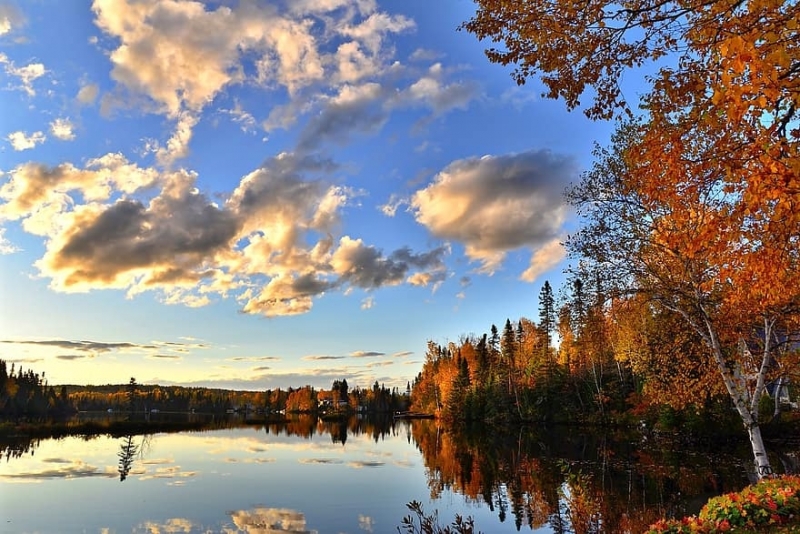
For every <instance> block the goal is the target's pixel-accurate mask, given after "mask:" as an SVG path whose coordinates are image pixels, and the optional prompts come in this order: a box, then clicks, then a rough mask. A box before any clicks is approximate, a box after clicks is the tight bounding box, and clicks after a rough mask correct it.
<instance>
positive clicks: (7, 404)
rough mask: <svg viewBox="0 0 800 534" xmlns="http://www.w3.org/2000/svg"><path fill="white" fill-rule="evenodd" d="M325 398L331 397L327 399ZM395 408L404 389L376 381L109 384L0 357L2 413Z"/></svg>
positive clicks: (402, 403)
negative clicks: (58, 379) (61, 379)
mask: <svg viewBox="0 0 800 534" xmlns="http://www.w3.org/2000/svg"><path fill="white" fill-rule="evenodd" d="M326 399H328V400H330V402H325V400H326ZM334 407H335V411H340V412H349V411H352V412H355V411H369V412H393V411H397V410H404V409H407V407H408V395H407V394H401V393H400V392H399V391H398V389H397V388H392V389H390V388H387V387H386V386H385V385H380V384H378V382H377V381H376V382H375V383H374V384H373V385H372V387H370V388H361V387H357V386H356V387H352V388H350V387H348V385H347V380H346V379H341V380H334V382H333V384H332V386H331V389H330V390H325V389H316V388H314V387H311V386H308V385H306V386H303V387H297V388H295V387H289V388H286V389H283V388H277V389H267V390H262V391H237V390H228V389H216V388H204V387H185V386H160V385H147V384H138V383H136V379H135V378H131V381H130V382H129V383H128V384H108V385H97V386H95V385H61V386H58V390H56V388H55V387H53V386H50V385H48V383H47V380H46V379H45V373H44V372H42V373H41V375H40V374H39V373H36V372H34V371H33V370H23V368H22V366H20V367H16V363H15V362H11V365H10V370H9V366H8V362H7V361H5V360H2V359H0V419H6V420H19V419H28V420H38V419H47V418H59V417H64V416H68V415H72V414H74V413H76V412H78V411H108V410H111V411H112V412H120V413H144V412H152V411H153V410H157V411H165V412H192V411H194V412H197V413H229V412H242V413H250V412H261V413H276V412H285V413H290V412H294V413H317V412H320V411H331V410H333V409H334Z"/></svg>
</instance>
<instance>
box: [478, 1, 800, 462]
mask: <svg viewBox="0 0 800 534" xmlns="http://www.w3.org/2000/svg"><path fill="white" fill-rule="evenodd" d="M476 1H477V4H478V11H477V13H476V15H475V16H474V17H473V18H472V19H471V20H469V21H468V22H466V23H465V24H464V25H463V28H465V29H466V30H468V31H470V32H472V33H474V34H475V35H476V36H477V37H479V38H481V39H483V38H488V39H491V40H492V41H493V42H496V43H498V42H502V43H503V44H504V46H505V48H490V49H489V50H487V56H488V57H489V59H490V60H491V61H493V62H497V63H501V64H514V65H516V70H515V72H514V76H515V77H516V79H517V81H518V82H519V83H524V82H525V81H526V80H527V79H528V78H529V77H532V76H534V75H539V78H540V79H541V81H542V83H543V84H544V85H545V87H546V89H547V91H546V94H547V96H549V97H553V98H563V99H564V100H565V101H566V103H567V106H568V107H569V108H570V109H572V108H577V107H579V106H581V100H580V99H581V97H582V96H583V95H584V94H585V93H586V92H587V90H589V89H591V90H592V95H593V96H592V99H593V100H592V102H591V104H589V105H588V106H586V107H585V108H584V111H585V113H586V114H587V115H588V116H589V117H590V118H610V117H613V116H615V115H618V113H620V112H624V113H626V114H628V115H632V114H633V113H632V106H631V105H630V103H628V102H627V101H626V99H625V97H624V94H623V91H622V89H621V87H620V78H621V76H622V75H623V73H624V72H625V71H626V70H628V69H631V68H634V67H640V66H644V65H646V64H648V63H649V64H650V66H652V67H653V68H654V69H655V74H653V75H651V76H650V77H648V78H647V82H648V83H649V90H646V91H645V92H644V93H643V94H642V97H641V101H640V102H639V104H640V105H641V109H642V111H643V116H644V119H643V120H642V122H640V123H639V126H638V127H637V128H636V132H635V135H631V134H632V132H631V131H630V129H629V130H628V131H627V132H618V134H617V136H616V139H615V140H614V144H616V145H618V147H617V148H616V149H613V150H615V151H616V153H606V154H599V156H600V158H601V160H600V162H599V167H598V168H596V169H595V170H594V172H592V173H589V174H588V175H587V180H586V181H584V184H583V185H582V186H581V187H580V188H578V191H576V194H574V195H573V201H575V202H577V204H578V205H579V206H580V207H582V208H583V209H584V215H585V216H586V217H587V218H588V219H589V220H590V221H592V224H591V225H590V227H589V228H588V229H585V230H583V231H582V235H581V237H580V238H579V239H577V240H573V245H572V250H573V252H574V253H579V254H581V255H585V256H587V257H590V258H592V259H593V261H594V262H595V263H594V265H595V266H596V267H605V268H607V267H613V268H620V267H621V268H622V271H621V276H618V277H617V280H618V281H619V280H621V279H622V278H623V277H625V276H628V277H629V280H626V283H627V284H628V286H629V287H630V286H636V287H638V288H639V289H642V290H644V291H647V292H648V293H650V294H651V295H652V296H653V298H654V301H657V302H659V304H660V305H661V306H664V307H665V308H666V309H669V310H672V311H673V312H675V313H677V314H679V315H680V316H681V317H682V318H683V319H684V321H685V324H687V325H689V327H690V328H691V329H692V330H693V331H694V332H695V333H697V334H698V335H699V336H700V337H701V338H702V340H703V342H704V344H705V345H706V347H707V351H708V352H707V354H708V355H709V357H711V358H712V359H713V361H714V362H715V364H716V366H717V367H718V369H719V372H720V377H721V378H722V381H723V383H724V384H725V387H726V390H727V391H728V392H729V394H730V396H731V398H732V399H733V401H734V404H735V405H736V409H737V411H738V412H739V415H740V416H741V418H742V421H743V422H744V425H745V427H746V428H747V430H748V434H749V436H750V440H751V443H752V446H753V451H754V455H755V457H756V463H757V467H758V471H759V474H762V475H763V474H768V473H769V472H770V471H771V469H770V465H769V461H768V460H767V457H766V454H765V452H764V447H763V443H762V441H761V436H760V430H759V421H758V419H757V411H756V410H755V407H756V406H757V404H758V400H759V397H760V396H761V394H762V393H763V392H764V385H765V378H766V374H767V371H768V370H769V369H771V368H772V365H771V364H772V362H773V348H774V346H773V343H772V341H771V339H773V336H772V334H773V333H774V331H775V329H781V330H782V331H783V332H785V333H786V335H791V334H792V333H794V332H797V330H798V327H797V324H796V323H797V308H798V301H800V295H798V292H800V280H798V278H799V277H800V274H799V273H800V269H798V247H800V179H799V178H798V177H799V176H800V154H798V146H799V144H800V143H799V141H800V128H798V126H797V111H798V104H800V35H798V33H800V32H799V30H800V4H798V3H797V2H785V1H783V0H711V1H707V2H701V1H689V2H678V1H676V0H666V1H652V0H633V1H632V2H627V3H622V4H620V3H618V2H611V1H607V0H564V1H559V2H554V1H552V0H521V1H519V2H505V1H501V0H476ZM623 146H624V149H623V148H622V147H623ZM601 175H613V176H614V179H613V180H611V181H608V180H606V181H604V180H603V177H602V176H601ZM591 180H596V181H597V184H595V185H592V184H590V183H589V181H591ZM608 186H611V189H610V190H608V189H604V188H607V187H608ZM624 202H630V205H629V206H627V207H626V206H624V205H623V203H624ZM592 203H597V204H594V205H593V204H592ZM605 216H611V217H612V219H609V220H605V221H604V220H602V217H605ZM629 217H642V218H641V219H639V220H638V221H637V220H633V219H631V218H629ZM609 229H610V232H609V233H608V234H606V235H600V233H602V232H604V231H606V230H609ZM620 229H624V230H629V231H633V232H634V233H626V232H623V231H620ZM609 235H613V236H614V238H615V239H614V240H612V239H610V238H609ZM604 247H605V250H604ZM628 264H629V265H630V266H631V267H630V268H629V267H628V266H627V265H628ZM606 272H607V270H606ZM752 339H760V340H761V343H760V344H759V347H760V348H759V351H758V354H757V355H756V354H753V351H752V350H750V348H749V345H750V340H752ZM731 362H732V363H731Z"/></svg>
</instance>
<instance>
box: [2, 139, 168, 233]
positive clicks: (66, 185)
mask: <svg viewBox="0 0 800 534" xmlns="http://www.w3.org/2000/svg"><path fill="white" fill-rule="evenodd" d="M7 176H8V180H7V181H6V182H5V183H4V184H3V185H2V186H0V199H2V200H4V201H5V203H4V204H0V219H3V218H5V219H11V220H14V219H20V218H30V219H32V220H33V221H34V222H39V223H42V222H44V223H47V224H44V225H42V226H41V227H39V226H35V227H34V226H28V228H27V230H28V231H29V232H31V233H38V234H39V235H50V234H53V233H54V228H57V227H58V226H60V225H57V224H55V219H61V218H62V213H63V212H64V211H65V210H67V209H68V208H69V207H70V206H71V205H72V204H74V202H75V200H74V199H73V198H72V197H71V196H70V194H72V193H79V194H80V195H81V196H82V197H83V198H84V199H86V200H87V201H89V202H97V201H104V200H108V199H109V198H110V197H111V195H112V193H113V192H114V191H121V192H123V193H128V194H130V193H134V192H136V191H138V190H140V189H144V188H147V187H150V186H152V185H153V184H154V183H155V181H156V180H157V179H159V178H160V176H159V174H158V173H157V172H156V171H154V170H152V169H142V168H140V167H138V166H137V165H135V164H131V163H129V162H128V161H127V159H125V157H124V156H122V155H121V154H106V155H105V156H102V157H100V158H95V159H91V160H89V161H87V162H86V165H85V167H84V168H83V169H78V168H77V167H75V166H73V165H72V164H70V163H63V164H61V165H58V166H55V167H48V166H46V165H43V164H39V163H25V164H22V165H19V166H17V167H16V168H14V169H12V170H11V171H10V172H8V173H7ZM42 214H45V215H46V217H44V218H43V217H41V216H42ZM37 215H38V216H39V218H38V219H37V218H36V216H37ZM41 219H44V220H41ZM37 230H38V231H37Z"/></svg>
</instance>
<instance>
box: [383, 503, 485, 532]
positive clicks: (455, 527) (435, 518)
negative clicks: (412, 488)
mask: <svg viewBox="0 0 800 534" xmlns="http://www.w3.org/2000/svg"><path fill="white" fill-rule="evenodd" d="M406 507H407V508H408V509H409V510H411V511H412V512H413V513H414V515H411V514H409V515H407V516H406V517H404V518H403V521H402V524H401V526H399V527H397V532H400V533H401V534H402V533H405V534H481V533H480V532H479V531H476V530H475V524H474V522H473V520H472V518H471V517H467V518H466V519H464V518H463V517H461V516H460V515H458V514H456V518H455V520H454V521H453V523H452V524H451V525H446V526H444V527H443V526H441V525H439V513H438V511H434V512H433V513H432V514H430V515H425V512H424V511H423V509H422V504H421V503H419V502H417V501H411V502H410V503H408V504H406ZM417 523H419V524H417Z"/></svg>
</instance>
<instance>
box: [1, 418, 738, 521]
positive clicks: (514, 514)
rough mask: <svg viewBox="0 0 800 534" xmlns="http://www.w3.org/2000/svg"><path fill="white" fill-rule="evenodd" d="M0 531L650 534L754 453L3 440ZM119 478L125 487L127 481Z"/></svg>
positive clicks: (333, 428)
mask: <svg viewBox="0 0 800 534" xmlns="http://www.w3.org/2000/svg"><path fill="white" fill-rule="evenodd" d="M0 450H2V451H3V457H2V463H0V521H2V523H0V530H2V532H59V533H61V532H102V533H112V532H120V533H121V532H125V533H127V532H149V533H167V532H170V533H171V532H181V533H194V532H251V533H283V532H293V533H313V532H316V533H362V532H373V533H384V532H386V533H390V532H397V527H398V526H399V525H400V523H401V520H402V518H403V517H404V516H405V515H407V514H408V513H409V512H408V510H407V508H406V503H408V502H409V501H412V500H417V501H420V502H421V503H422V504H423V507H424V509H425V510H426V511H434V510H438V512H439V516H440V518H441V521H440V522H442V523H445V522H447V523H449V522H450V521H452V520H453V517H454V514H456V513H459V514H462V515H467V516H472V517H474V519H475V523H476V527H477V528H478V529H479V530H481V531H482V532H484V533H486V534H490V533H503V532H517V531H518V530H519V531H520V532H541V533H550V532H577V533H588V532H626V531H628V532H641V531H642V529H643V528H644V527H646V525H647V524H649V523H650V522H652V521H654V520H655V519H656V518H658V517H660V516H662V515H665V514H683V513H684V512H696V511H697V509H698V508H699V503H701V502H704V501H705V499H706V498H707V497H708V496H709V495H712V494H716V493H719V492H720V491H723V490H726V491H727V490H733V489H738V488H739V487H741V486H743V485H745V484H746V483H747V480H746V477H745V475H744V468H743V465H744V463H745V461H746V459H747V458H748V457H747V454H746V449H745V451H744V453H741V452H739V451H732V452H731V453H730V455H728V454H727V453H715V454H713V455H712V454H709V453H707V452H705V451H703V450H702V449H691V448H687V447H686V446H685V445H681V444H679V443H669V442H660V443H657V444H656V443H653V442H652V441H642V440H641V438H639V437H636V438H628V439H616V440H612V439H611V438H597V437H592V436H583V435H581V434H580V433H578V432H576V431H574V430H567V431H563V430H559V431H556V430H550V431H548V432H541V431H537V430H535V429H527V430H516V431H513V432H510V433H509V434H506V435H503V434H502V433H499V432H491V433H487V432H485V431H483V432H472V433H460V434H452V433H449V432H446V431H444V430H443V429H442V428H441V427H439V426H438V425H437V423H436V422H435V421H427V420H425V421H412V422H409V421H403V422H397V423H395V422H392V421H386V422H384V423H383V424H375V423H367V422H364V421H360V422H359V421H356V420H352V421H350V422H349V423H347V424H344V423H341V424H338V423H323V422H319V423H317V422H314V421H311V420H309V419H304V420H298V421H295V422H294V423H292V424H289V425H270V426H263V425H261V426H246V427H239V428H226V429H221V430H213V431H205V432H184V433H177V434H155V435H151V436H133V437H96V438H90V439H83V438H80V437H69V438H64V439H59V440H41V441H35V442H23V443H14V444H2V443H0ZM121 479H122V480H121Z"/></svg>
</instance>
